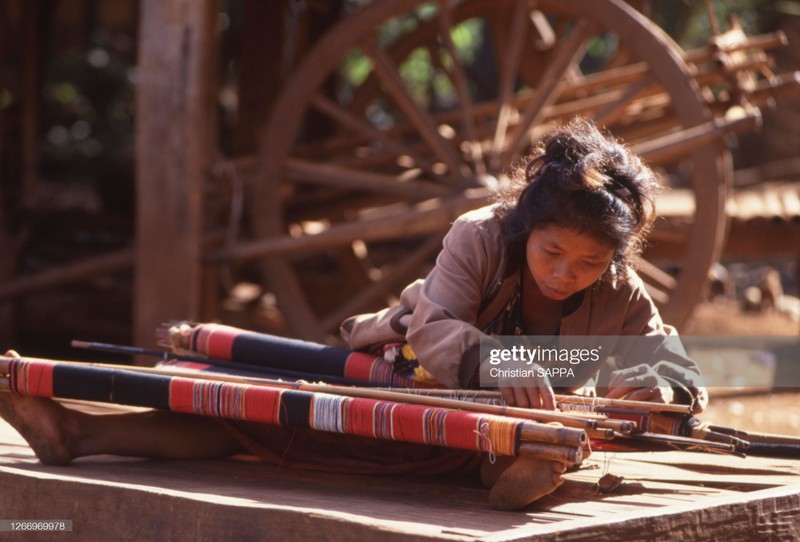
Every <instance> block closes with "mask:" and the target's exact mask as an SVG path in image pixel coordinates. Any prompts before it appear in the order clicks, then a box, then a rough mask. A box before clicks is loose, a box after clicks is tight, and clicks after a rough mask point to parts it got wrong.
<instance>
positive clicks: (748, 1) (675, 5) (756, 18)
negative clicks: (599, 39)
mask: <svg viewBox="0 0 800 542" xmlns="http://www.w3.org/2000/svg"><path fill="white" fill-rule="evenodd" d="M784 3H785V2H784ZM789 3H791V2H789ZM779 4H781V2H776V1H775V0H714V2H713V11H714V17H715V20H716V22H717V26H718V29H719V31H720V32H725V31H726V30H728V29H730V21H731V18H732V17H735V18H736V19H738V21H739V22H740V24H741V25H742V28H743V29H744V31H745V32H746V33H747V34H750V35H752V34H759V33H762V32H766V31H769V30H771V29H772V28H773V27H774V25H775V18H776V17H777V16H778V13H779V11H778V9H779V8H780V6H779ZM648 14H649V15H650V17H651V19H652V20H653V21H654V22H655V23H656V24H658V25H659V26H660V27H661V28H663V29H664V30H665V31H666V32H667V34H669V35H670V36H671V37H672V38H673V39H674V40H675V41H676V42H677V43H678V44H679V45H680V46H681V47H683V48H684V49H691V48H696V47H700V46H702V45H704V44H705V43H706V42H707V41H708V38H709V37H710V36H711V35H712V27H711V22H710V20H709V16H708V10H707V8H706V3H705V1H703V0H650V10H649V12H648Z"/></svg>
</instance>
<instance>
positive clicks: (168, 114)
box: [133, 0, 217, 346]
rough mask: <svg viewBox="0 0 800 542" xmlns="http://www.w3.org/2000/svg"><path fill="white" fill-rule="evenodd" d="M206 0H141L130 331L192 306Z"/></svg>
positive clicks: (211, 26)
mask: <svg viewBox="0 0 800 542" xmlns="http://www.w3.org/2000/svg"><path fill="white" fill-rule="evenodd" d="M216 10H217V4H216V2H215V1H214V0H142V3H141V19H140V21H141V23H140V24H141V28H140V39H139V66H138V71H137V86H136V187H137V198H136V201H137V215H136V235H137V238H136V264H135V269H136V281H135V298H134V315H133V317H134V330H133V331H134V340H135V342H136V344H138V345H141V346H152V345H154V344H155V339H154V333H155V329H156V327H157V326H158V324H160V323H161V322H162V321H165V320H169V319H196V318H198V316H199V311H200V296H201V287H202V281H201V275H202V273H201V256H202V244H201V240H202V226H203V223H202V206H203V197H202V195H203V188H204V180H205V177H206V175H207V173H208V170H209V167H210V163H211V161H212V159H213V155H214V149H215V139H216V137H215V136H216V134H215V130H216V120H215V117H216V110H215V92H216V85H215V83H216V77H217V73H216V72H217V70H216V58H217V56H216V50H217V47H216V43H217V34H216Z"/></svg>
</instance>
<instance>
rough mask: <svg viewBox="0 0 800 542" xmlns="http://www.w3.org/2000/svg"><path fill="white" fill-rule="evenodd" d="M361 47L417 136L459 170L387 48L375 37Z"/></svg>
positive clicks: (455, 158)
mask: <svg viewBox="0 0 800 542" xmlns="http://www.w3.org/2000/svg"><path fill="white" fill-rule="evenodd" d="M362 47H363V49H364V52H365V53H366V54H367V56H369V57H370V58H371V59H372V61H373V63H374V67H375V73H377V74H378V77H379V78H380V79H381V81H382V82H383V84H384V85H386V89H387V92H388V93H389V94H390V95H391V96H392V98H393V99H394V101H395V103H396V104H397V105H398V107H399V108H400V109H401V110H402V111H403V113H404V114H405V115H406V117H407V119H408V121H409V122H410V123H411V124H413V125H414V126H415V127H416V128H417V130H419V132H420V136H421V137H422V138H423V139H424V140H425V141H426V142H427V143H428V146H429V147H430V149H431V150H432V151H433V153H434V154H435V155H436V156H437V157H438V158H439V159H440V160H441V161H442V162H443V163H444V164H446V165H447V167H448V170H449V171H450V174H451V175H455V174H458V173H459V172H460V171H461V164H460V158H459V157H458V156H457V155H456V153H455V151H454V150H453V148H452V147H451V146H450V144H449V143H448V142H447V141H446V140H445V139H444V138H443V137H442V136H441V135H439V132H438V130H437V127H436V124H435V123H434V122H433V119H432V118H431V116H430V115H429V114H428V113H427V112H426V111H423V110H422V109H421V108H420V107H419V105H418V104H417V102H416V101H415V100H414V98H413V97H412V96H411V95H410V94H409V93H408V88H407V87H406V85H405V82H404V81H403V78H402V77H401V75H400V73H399V72H398V70H397V67H396V66H395V65H394V63H393V62H392V60H391V59H390V58H389V56H388V55H387V54H386V52H385V51H383V49H381V48H380V47H379V46H378V44H377V43H375V41H374V38H373V39H369V40H366V41H364V42H363V43H362Z"/></svg>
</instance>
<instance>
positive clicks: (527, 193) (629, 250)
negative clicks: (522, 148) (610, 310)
mask: <svg viewBox="0 0 800 542" xmlns="http://www.w3.org/2000/svg"><path fill="white" fill-rule="evenodd" d="M525 162H526V165H525V166H524V167H517V168H516V169H515V170H513V171H512V173H511V183H510V184H509V186H508V188H507V189H506V190H504V191H502V192H501V193H500V194H498V196H497V200H498V202H499V206H498V208H497V212H496V213H497V216H498V217H499V218H500V221H501V230H502V235H503V240H504V242H505V243H506V247H507V249H508V250H509V253H510V256H511V259H512V261H513V262H519V263H521V262H522V261H523V260H522V258H523V257H524V253H525V245H526V242H527V239H528V236H529V235H530V233H531V232H532V231H533V230H535V229H537V228H542V227H545V226H548V225H553V226H558V227H561V228H565V229H569V230H573V231H576V232H579V233H583V234H586V235H589V236H590V237H592V238H594V239H596V240H598V241H599V242H604V243H607V244H608V245H609V246H611V247H613V249H614V255H613V257H612V260H611V265H610V266H609V269H608V271H607V272H606V276H614V277H617V278H621V277H624V276H625V274H626V273H627V270H628V269H629V268H630V267H631V266H632V262H633V260H634V258H635V256H637V255H638V254H639V253H640V252H641V250H642V245H643V243H644V240H645V238H646V237H647V234H648V233H649V232H650V229H651V227H652V225H653V221H654V220H655V195H656V193H657V192H658V190H659V188H660V186H661V184H660V181H659V179H658V177H657V176H656V175H655V173H653V171H652V170H651V169H650V168H649V167H647V166H646V165H645V164H644V163H643V162H642V160H641V159H640V158H639V157H638V156H636V155H635V154H633V153H632V152H631V151H630V150H628V149H627V148H626V147H625V146H624V145H622V144H621V143H620V142H618V141H617V140H615V139H614V138H613V137H611V136H610V135H609V134H607V133H603V132H601V131H599V130H598V129H597V128H596V127H595V125H594V124H592V123H591V122H589V121H586V120H584V119H580V118H578V119H574V120H572V121H571V122H569V123H568V124H566V125H563V126H561V127H559V128H557V129H556V130H554V131H553V132H551V133H549V134H548V135H546V136H545V137H544V139H543V140H542V141H541V143H540V144H539V145H538V146H537V148H536V149H535V150H534V151H533V152H532V153H531V154H530V155H529V156H528V157H527V158H526V160H525Z"/></svg>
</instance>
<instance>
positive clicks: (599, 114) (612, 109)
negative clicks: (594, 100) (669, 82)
mask: <svg viewBox="0 0 800 542" xmlns="http://www.w3.org/2000/svg"><path fill="white" fill-rule="evenodd" d="M652 85H653V76H652V74H648V75H646V76H645V77H643V78H642V80H641V81H639V82H638V83H636V84H634V85H631V86H629V87H628V88H627V90H625V92H623V93H622V95H620V96H619V97H618V98H616V99H615V100H614V101H612V102H609V103H606V104H605V105H604V106H602V107H601V108H600V109H598V110H597V111H595V113H594V115H593V118H594V120H595V122H597V123H598V124H613V123H615V122H617V121H618V120H619V119H620V118H621V117H622V116H624V115H625V114H626V109H627V107H628V106H629V105H630V104H631V103H632V102H633V101H634V100H636V98H638V97H639V96H641V95H642V94H644V93H645V92H646V91H647V90H648V89H649V88H650V87H651V86H652Z"/></svg>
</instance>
